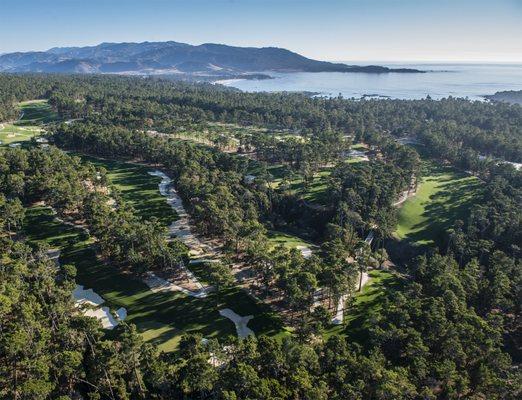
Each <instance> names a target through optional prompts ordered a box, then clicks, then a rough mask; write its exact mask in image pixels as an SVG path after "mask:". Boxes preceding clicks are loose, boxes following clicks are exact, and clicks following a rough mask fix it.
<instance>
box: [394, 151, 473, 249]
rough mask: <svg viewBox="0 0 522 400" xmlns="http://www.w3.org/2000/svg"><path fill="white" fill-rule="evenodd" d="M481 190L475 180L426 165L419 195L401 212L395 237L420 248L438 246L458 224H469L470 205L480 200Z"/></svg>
mask: <svg viewBox="0 0 522 400" xmlns="http://www.w3.org/2000/svg"><path fill="white" fill-rule="evenodd" d="M481 186H482V184H481V182H480V181H479V180H478V179H477V178H475V177H473V176H469V175H467V174H465V173H462V172H459V171H456V170H455V169H454V168H451V167H441V166H437V165H435V164H434V163H433V162H428V161H426V162H425V163H424V166H423V178H422V181H421V183H420V185H419V188H418V190H417V194H416V195H415V196H414V197H412V198H410V199H408V200H406V202H404V204H403V205H402V207H401V209H400V211H399V223H398V226H397V230H396V232H395V234H396V235H397V237H398V238H399V239H403V240H407V241H409V242H412V243H416V244H420V245H433V244H439V243H440V242H441V239H442V237H443V234H444V232H445V231H446V230H447V229H448V228H450V227H451V226H452V225H453V224H454V222H455V221H456V220H458V219H461V220H466V218H467V216H468V214H469V209H470V207H471V205H472V204H474V203H476V202H477V201H479V200H480V194H481Z"/></svg>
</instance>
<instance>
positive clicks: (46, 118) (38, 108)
mask: <svg viewBox="0 0 522 400" xmlns="http://www.w3.org/2000/svg"><path fill="white" fill-rule="evenodd" d="M19 107H20V111H21V112H22V118H20V120H19V121H17V124H19V125H38V124H47V123H49V122H53V121H57V120H58V114H57V113H56V112H54V111H53V109H52V108H51V106H50V104H49V103H48V102H47V100H29V101H23V102H21V103H20V104H19Z"/></svg>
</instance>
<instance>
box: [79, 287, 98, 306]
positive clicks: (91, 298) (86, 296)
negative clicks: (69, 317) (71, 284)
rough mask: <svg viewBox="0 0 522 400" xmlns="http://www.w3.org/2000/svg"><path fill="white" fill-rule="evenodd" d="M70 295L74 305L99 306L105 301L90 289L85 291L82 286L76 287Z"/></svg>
mask: <svg viewBox="0 0 522 400" xmlns="http://www.w3.org/2000/svg"><path fill="white" fill-rule="evenodd" d="M72 294H73V297H74V299H75V300H76V305H84V304H87V305H90V306H99V305H101V304H103V303H105V300H103V299H102V298H101V296H100V295H99V294H98V293H95V292H94V291H93V290H92V289H87V290H86V289H84V288H83V286H82V285H76V288H75V289H74V291H73V293H72Z"/></svg>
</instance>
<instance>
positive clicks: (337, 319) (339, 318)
mask: <svg viewBox="0 0 522 400" xmlns="http://www.w3.org/2000/svg"><path fill="white" fill-rule="evenodd" d="M369 280H370V277H369V276H368V273H366V272H363V274H362V286H361V287H364V285H366V284H367V283H368V281H369ZM356 285H357V286H356V288H357V290H358V289H359V280H357V284H356ZM347 300H348V295H344V296H341V298H340V299H339V302H338V303H337V311H336V313H335V316H334V317H333V318H332V324H334V325H341V324H342V323H343V319H344V305H345V304H346V301H347Z"/></svg>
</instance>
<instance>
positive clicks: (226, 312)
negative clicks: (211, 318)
mask: <svg viewBox="0 0 522 400" xmlns="http://www.w3.org/2000/svg"><path fill="white" fill-rule="evenodd" d="M219 314H221V315H222V316H223V317H225V318H228V319H229V320H231V321H232V322H233V323H234V325H236V331H237V336H238V337H239V338H241V339H244V338H246V337H247V336H249V335H252V336H255V334H254V331H253V330H252V329H250V328H249V327H248V326H247V324H248V321H250V320H251V319H252V318H254V316H253V315H247V316H246V317H242V316H241V315H238V314H236V313H235V312H234V311H232V310H231V309H230V308H224V309H222V310H219Z"/></svg>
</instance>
